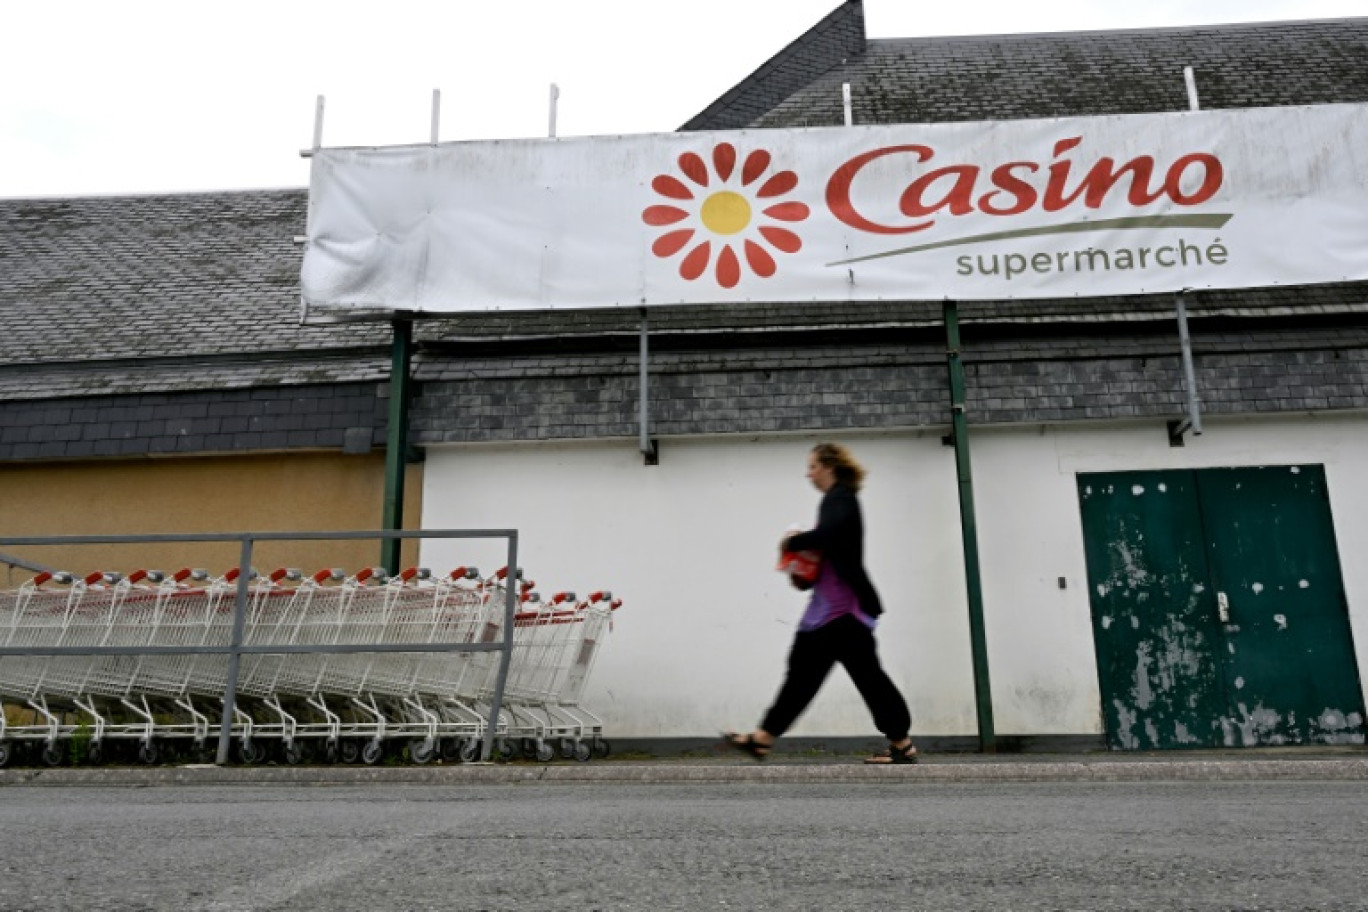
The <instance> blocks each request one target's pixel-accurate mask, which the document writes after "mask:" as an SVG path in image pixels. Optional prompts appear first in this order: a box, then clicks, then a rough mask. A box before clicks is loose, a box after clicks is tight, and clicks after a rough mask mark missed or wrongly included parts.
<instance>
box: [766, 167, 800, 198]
mask: <svg viewBox="0 0 1368 912" xmlns="http://www.w3.org/2000/svg"><path fill="white" fill-rule="evenodd" d="M796 186H798V175H796V174H794V173H793V172H792V171H780V172H779V173H778V174H776V175H774V177H771V178H770V179H769V180H767V181H765V186H763V187H761V188H760V190H759V191H758V192H757V193H756V194H755V195H756V196H778V195H779V194H781V193H788V192H789V191H790V190H792V189H793V188H794V187H796Z"/></svg>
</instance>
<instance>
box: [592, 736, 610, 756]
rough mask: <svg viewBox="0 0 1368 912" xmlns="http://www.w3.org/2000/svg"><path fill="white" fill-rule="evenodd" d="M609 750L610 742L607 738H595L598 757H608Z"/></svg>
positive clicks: (595, 753)
mask: <svg viewBox="0 0 1368 912" xmlns="http://www.w3.org/2000/svg"><path fill="white" fill-rule="evenodd" d="M608 751H609V746H608V742H607V741H606V740H605V739H603V738H595V739H594V756H595V757H598V758H599V759H600V760H602V759H603V758H604V757H607V756H608Z"/></svg>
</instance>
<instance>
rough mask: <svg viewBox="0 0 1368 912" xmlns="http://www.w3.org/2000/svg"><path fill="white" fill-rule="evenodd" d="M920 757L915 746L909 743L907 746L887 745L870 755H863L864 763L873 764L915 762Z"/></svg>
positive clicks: (886, 764) (885, 764) (887, 764)
mask: <svg viewBox="0 0 1368 912" xmlns="http://www.w3.org/2000/svg"><path fill="white" fill-rule="evenodd" d="M920 759H921V757H920V756H918V754H917V746H916V745H915V744H909V745H907V747H894V746H893V745H892V744H890V745H888V750H886V751H883V752H882V753H878V754H875V755H874V756H872V757H865V763H869V764H873V765H874V766H892V765H894V764H900V763H916V762H918V761H919V760H920Z"/></svg>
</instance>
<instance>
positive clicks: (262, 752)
mask: <svg viewBox="0 0 1368 912" xmlns="http://www.w3.org/2000/svg"><path fill="white" fill-rule="evenodd" d="M265 756H266V748H264V747H261V746H260V745H258V744H255V743H253V742H251V741H243V742H242V744H241V745H240V746H239V747H238V757H240V758H241V759H242V762H243V763H246V764H247V765H248V766H251V765H252V764H253V763H260V762H261V761H262V760H263V759H264V758H265Z"/></svg>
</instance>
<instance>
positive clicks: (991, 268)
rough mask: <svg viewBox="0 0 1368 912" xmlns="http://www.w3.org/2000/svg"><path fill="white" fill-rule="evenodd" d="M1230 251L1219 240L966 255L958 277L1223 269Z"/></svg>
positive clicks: (961, 259) (959, 264)
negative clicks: (1146, 245) (1189, 268)
mask: <svg viewBox="0 0 1368 912" xmlns="http://www.w3.org/2000/svg"><path fill="white" fill-rule="evenodd" d="M1229 257H1230V251H1229V250H1228V249H1227V248H1226V246H1225V245H1224V244H1222V243H1221V240H1220V238H1217V239H1216V240H1214V241H1212V242H1211V243H1210V244H1207V245H1206V246H1200V245H1198V244H1189V243H1188V242H1187V241H1186V240H1184V239H1182V238H1179V240H1178V243H1177V244H1165V245H1162V246H1157V247H1117V248H1113V249H1111V250H1099V249H1097V248H1095V247H1088V248H1086V249H1083V250H1057V251H1051V252H1048V253H1047V252H1045V251H1040V252H1038V253H1029V254H1027V253H1003V254H998V253H993V254H982V253H980V254H965V255H963V256H960V257H957V258H956V259H955V264H956V269H955V273H956V274H957V275H962V276H971V275H974V274H976V273H977V274H978V275H985V276H1001V277H1002V278H1003V279H1004V280H1006V281H1011V280H1012V279H1013V278H1015V277H1017V276H1021V275H1026V274H1027V273H1039V274H1046V273H1052V272H1110V271H1111V270H1113V269H1117V270H1120V269H1174V268H1178V267H1183V266H1202V265H1205V264H1207V263H1209V264H1211V265H1212V266H1224V265H1225V264H1226V262H1227V261H1228V259H1229Z"/></svg>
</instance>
